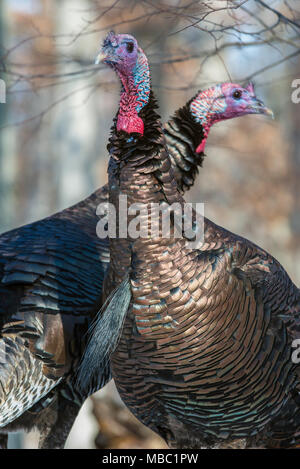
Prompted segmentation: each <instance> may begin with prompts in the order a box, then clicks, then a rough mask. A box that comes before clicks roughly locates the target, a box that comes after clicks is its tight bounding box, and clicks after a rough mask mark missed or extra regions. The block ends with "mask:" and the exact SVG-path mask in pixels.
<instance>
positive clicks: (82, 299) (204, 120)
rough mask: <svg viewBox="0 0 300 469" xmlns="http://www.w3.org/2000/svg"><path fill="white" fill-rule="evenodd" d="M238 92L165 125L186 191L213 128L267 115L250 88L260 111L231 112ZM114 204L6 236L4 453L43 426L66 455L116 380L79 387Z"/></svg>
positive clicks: (0, 252)
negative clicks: (93, 403)
mask: <svg viewBox="0 0 300 469" xmlns="http://www.w3.org/2000/svg"><path fill="white" fill-rule="evenodd" d="M230 87H231V88H232V89H233V88H235V89H239V90H243V89H242V88H241V87H240V86H238V85H234V84H230V83H227V84H222V85H217V86H216V87H212V88H210V89H208V90H204V91H200V92H199V93H198V94H197V95H196V96H195V97H194V98H193V99H192V100H190V101H189V103H187V104H186V105H185V106H184V107H183V108H180V109H179V110H178V111H176V112H175V114H174V116H173V117H172V119H170V120H169V122H168V123H167V124H165V134H166V140H167V143H168V145H169V151H170V155H171V157H172V165H173V167H174V168H175V175H176V178H177V182H178V185H179V186H180V187H181V188H182V190H185V189H188V188H189V187H190V186H191V185H192V184H193V182H194V179H195V176H196V174H197V170H198V166H199V165H202V161H203V158H204V154H203V151H204V143H205V141H206V138H207V135H208V131H209V126H210V125H212V124H213V123H215V122H218V121H221V120H223V119H228V118H233V117H237V116H239V115H244V114H248V113H254V112H262V113H267V112H268V110H267V109H266V108H264V107H263V105H262V103H261V102H260V101H259V100H257V98H256V97H255V94H254V90H253V87H252V85H251V84H250V85H248V87H247V89H246V90H244V92H246V91H247V90H248V92H249V93H250V95H251V107H248V108H245V109H240V108H239V106H237V102H236V101H233V102H232V105H230V106H229V104H228V105H227V107H226V112H224V110H223V108H222V107H220V103H219V100H220V99H222V97H223V92H224V90H225V89H226V90H229V89H230ZM202 100H203V102H202ZM191 109H193V110H194V115H193V114H192V113H191ZM202 124H203V127H202ZM204 137H205V140H203V138H204ZM107 195H108V188H107V186H104V187H102V188H101V189H99V190H97V191H96V192H94V193H93V194H92V195H91V196H90V197H88V198H87V199H85V200H84V201H82V202H80V203H79V204H76V205H74V206H73V207H71V208H69V209H66V210H64V211H62V212H60V213H58V214H56V215H53V216H51V217H48V218H46V219H44V220H40V221H38V222H35V223H33V224H30V225H27V226H24V227H21V228H18V229H15V230H12V231H10V232H7V233H4V234H2V235H1V236H0V298H1V305H0V328H1V335H0V337H1V339H0V383H1V386H2V387H1V386H0V447H3V448H4V447H6V444H7V432H9V431H15V430H17V429H27V430H29V429H31V428H33V427H35V426H36V427H37V428H38V429H39V430H40V431H41V440H40V445H41V446H42V447H63V446H64V443H65V439H66V437H67V435H68V433H69V430H70V428H71V426H72V424H73V422H74V419H75V418H76V415H77V413H78V411H79V409H80V406H81V404H82V403H83V401H84V400H85V399H86V397H87V396H88V395H90V394H91V393H93V392H95V391H96V390H98V389H99V388H100V387H102V386H103V385H104V384H105V383H106V382H107V381H108V380H109V379H110V372H109V368H108V366H107V364H105V365H104V367H103V372H101V373H99V374H98V375H97V379H96V381H95V382H94V383H93V384H92V385H91V386H89V387H88V388H87V389H85V390H84V391H81V392H80V391H79V390H78V389H77V388H76V386H75V385H74V380H73V377H74V374H75V370H76V369H77V363H78V360H79V358H80V356H81V351H82V349H83V348H84V345H85V337H86V336H85V333H86V331H87V329H88V327H89V325H90V323H91V321H92V319H93V317H94V314H95V312H97V310H98V308H99V305H100V297H101V291H102V280H103V276H104V273H105V271H106V268H107V265H108V262H109V250H108V242H107V240H106V239H99V238H98V237H97V236H96V224H97V222H98V217H97V216H96V209H97V206H98V204H100V203H101V202H105V201H106V200H107ZM54 331H55V337H54V336H53V332H54ZM63 348H65V349H66V351H67V353H66V355H65V351H64V350H63Z"/></svg>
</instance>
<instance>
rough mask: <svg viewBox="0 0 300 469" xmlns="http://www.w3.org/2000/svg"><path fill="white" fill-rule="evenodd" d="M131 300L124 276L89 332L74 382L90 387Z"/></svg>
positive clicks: (115, 340) (113, 345)
mask: <svg viewBox="0 0 300 469" xmlns="http://www.w3.org/2000/svg"><path fill="white" fill-rule="evenodd" d="M130 299H131V290H130V283H129V278H128V277H127V278H126V279H125V280H123V282H122V283H121V284H120V285H119V287H118V288H116V290H114V291H113V292H112V294H111V295H110V296H109V297H108V298H107V300H106V302H105V303H104V305H103V306H102V308H101V309H100V311H99V312H98V314H97V316H96V318H95V320H94V322H93V324H92V325H91V327H90V329H89V331H88V335H89V339H88V344H87V347H86V349H85V352H84V355H83V358H82V360H81V363H80V366H79V371H78V375H77V385H78V387H79V388H80V389H86V387H87V386H89V383H90V382H91V381H92V379H93V378H95V377H96V375H97V373H100V372H101V369H102V367H103V364H105V362H106V360H108V358H109V356H110V354H111V353H113V351H114V350H115V348H116V346H117V344H118V341H119V338H120V335H121V332H122V327H123V323H124V319H125V316H126V313H127V310H128V307H129V304H130Z"/></svg>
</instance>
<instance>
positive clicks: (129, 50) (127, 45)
mask: <svg viewBox="0 0 300 469" xmlns="http://www.w3.org/2000/svg"><path fill="white" fill-rule="evenodd" d="M126 49H127V52H129V54H131V52H133V49H134V45H133V42H127V44H126Z"/></svg>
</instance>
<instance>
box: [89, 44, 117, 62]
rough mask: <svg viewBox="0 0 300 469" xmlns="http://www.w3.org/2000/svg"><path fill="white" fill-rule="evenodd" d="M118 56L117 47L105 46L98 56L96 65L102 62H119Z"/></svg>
mask: <svg viewBox="0 0 300 469" xmlns="http://www.w3.org/2000/svg"><path fill="white" fill-rule="evenodd" d="M117 61H118V60H117V58H116V56H115V49H114V48H113V47H106V48H105V49H104V48H103V49H102V50H101V52H99V54H98V55H97V57H96V60H95V65H99V64H101V63H106V64H109V63H114V62H117Z"/></svg>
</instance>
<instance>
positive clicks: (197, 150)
mask: <svg viewBox="0 0 300 469" xmlns="http://www.w3.org/2000/svg"><path fill="white" fill-rule="evenodd" d="M205 144H206V138H204V139H203V140H202V142H201V143H200V145H198V146H197V148H196V153H202V152H204V149H205Z"/></svg>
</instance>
